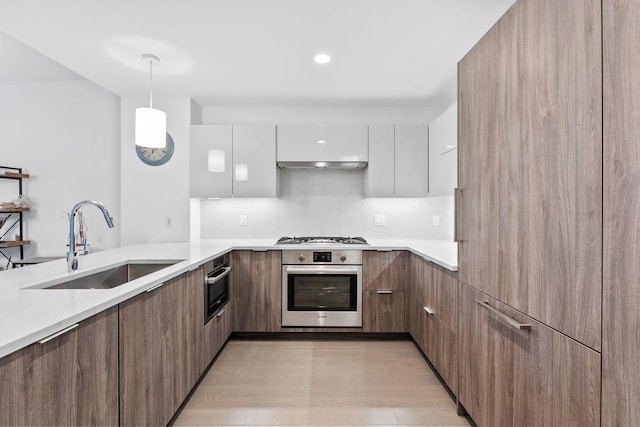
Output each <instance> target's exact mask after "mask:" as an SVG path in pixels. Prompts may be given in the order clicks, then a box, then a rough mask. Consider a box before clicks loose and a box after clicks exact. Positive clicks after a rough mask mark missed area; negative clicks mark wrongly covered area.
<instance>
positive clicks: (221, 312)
mask: <svg viewBox="0 0 640 427" xmlns="http://www.w3.org/2000/svg"><path fill="white" fill-rule="evenodd" d="M223 314H224V308H221V309H220V311H218V312H217V313H216V317H221V316H222V315H223Z"/></svg>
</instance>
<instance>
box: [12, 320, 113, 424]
mask: <svg viewBox="0 0 640 427" xmlns="http://www.w3.org/2000/svg"><path fill="white" fill-rule="evenodd" d="M117 372H118V310H117V308H112V309H109V310H106V311H103V312H102V313H99V314H97V315H95V316H93V317H90V318H88V319H86V320H83V321H81V322H80V324H79V326H77V327H76V328H75V329H72V330H69V332H66V333H64V334H61V335H60V336H57V337H54V338H52V339H51V340H48V341H46V342H43V343H42V344H41V343H35V344H32V345H30V346H28V347H25V348H23V349H22V350H18V351H16V352H14V353H12V354H10V355H8V356H6V357H3V358H2V359H0V396H2V398H0V425H3V426H18V425H26V426H36V425H61V426H62V425H84V426H88V425H117V424H118V377H117V374H116V373H117Z"/></svg>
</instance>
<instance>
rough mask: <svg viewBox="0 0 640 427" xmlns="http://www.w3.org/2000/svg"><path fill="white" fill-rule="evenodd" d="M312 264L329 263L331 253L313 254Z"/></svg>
mask: <svg viewBox="0 0 640 427" xmlns="http://www.w3.org/2000/svg"><path fill="white" fill-rule="evenodd" d="M313 262H331V252H314V253H313Z"/></svg>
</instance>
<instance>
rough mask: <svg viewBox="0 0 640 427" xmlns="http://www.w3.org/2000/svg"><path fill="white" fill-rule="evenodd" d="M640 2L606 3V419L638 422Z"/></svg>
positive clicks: (607, 422)
mask: <svg viewBox="0 0 640 427" xmlns="http://www.w3.org/2000/svg"><path fill="white" fill-rule="evenodd" d="M639 38H640V3H639V2H637V1H631V0H606V1H603V40H604V50H603V53H604V55H603V58H604V92H603V94H604V242H603V243H604V245H603V247H604V255H603V256H604V264H603V265H604V271H603V286H604V291H603V295H604V301H603V319H604V322H603V342H602V371H603V372H602V376H603V378H602V400H603V402H602V424H603V425H605V426H636V425H640V405H638V396H640V356H639V354H640V341H639V340H638V331H639V330H640V311H639V310H638V307H639V306H640V286H638V279H639V276H640V264H639V263H638V260H639V259H640V257H639V255H640V222H639V221H638V213H639V212H640V193H639V192H638V187H639V186H640V142H639V140H640V79H639V78H638V75H639V73H640V49H639V47H638V40H639Z"/></svg>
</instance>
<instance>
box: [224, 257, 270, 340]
mask: <svg viewBox="0 0 640 427" xmlns="http://www.w3.org/2000/svg"><path fill="white" fill-rule="evenodd" d="M230 265H231V266H232V267H233V270H231V286H233V289H234V291H235V292H236V294H237V300H238V307H239V308H240V309H239V310H238V317H237V319H236V320H237V323H236V325H235V328H236V329H235V330H236V331H238V332H280V329H281V327H282V308H281V307H282V306H281V299H282V296H281V295H282V287H281V286H282V279H281V277H282V252H281V251H233V252H232V253H231V262H230Z"/></svg>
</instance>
